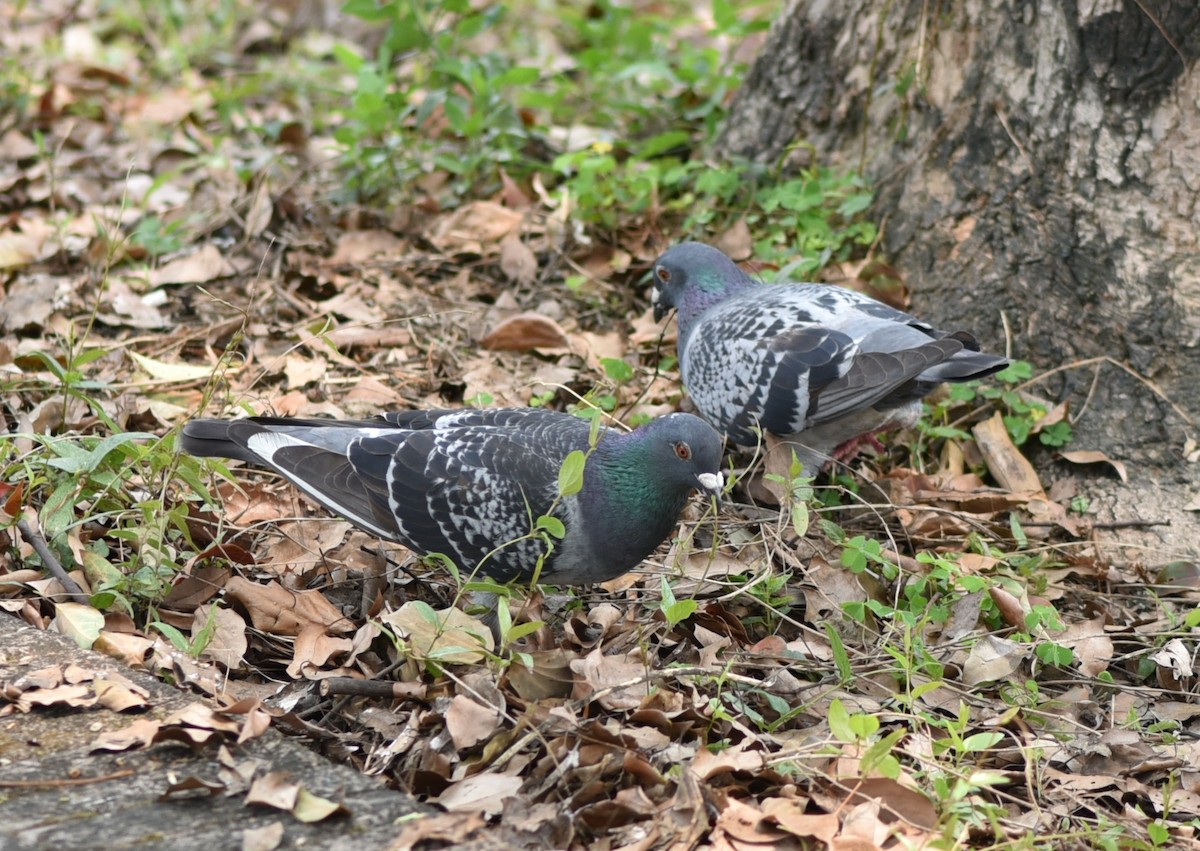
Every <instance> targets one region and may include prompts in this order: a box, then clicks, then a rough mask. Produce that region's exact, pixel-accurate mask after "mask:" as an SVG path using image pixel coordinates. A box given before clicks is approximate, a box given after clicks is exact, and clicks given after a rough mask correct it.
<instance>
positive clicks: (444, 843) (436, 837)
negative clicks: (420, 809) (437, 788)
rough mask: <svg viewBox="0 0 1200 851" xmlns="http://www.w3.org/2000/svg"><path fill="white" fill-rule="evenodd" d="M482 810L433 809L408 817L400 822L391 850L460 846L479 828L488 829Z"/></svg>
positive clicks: (389, 850)
mask: <svg viewBox="0 0 1200 851" xmlns="http://www.w3.org/2000/svg"><path fill="white" fill-rule="evenodd" d="M487 825H488V822H487V819H486V818H485V817H484V816H483V815H482V814H481V813H477V812H475V813H470V812H468V813H430V814H428V815H425V816H422V817H421V818H419V819H415V820H412V821H405V822H404V823H403V824H402V825H400V826H399V830H398V832H397V834H396V838H395V839H394V840H392V843H391V844H390V845H389V846H388V851H410V849H413V848H419V847H426V846H428V847H430V848H441V847H446V848H458V847H459V846H464V845H466V844H467V842H468V841H469V840H470V839H472V838H473V837H474V836H475V835H476V834H477V833H478V832H480V831H483V830H485V829H488V827H487Z"/></svg>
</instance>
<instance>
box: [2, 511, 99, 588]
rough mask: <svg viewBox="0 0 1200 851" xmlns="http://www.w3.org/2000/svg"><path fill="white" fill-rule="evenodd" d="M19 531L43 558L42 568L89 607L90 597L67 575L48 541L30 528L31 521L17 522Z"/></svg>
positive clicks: (21, 520)
mask: <svg viewBox="0 0 1200 851" xmlns="http://www.w3.org/2000/svg"><path fill="white" fill-rule="evenodd" d="M17 530H18V531H20V533H21V537H22V538H24V539H25V540H26V542H28V543H29V545H30V546H31V547H33V550H34V552H36V553H37V554H38V556H39V557H40V558H41V560H42V567H44V568H45V569H46V571H47V572H48V573H49V574H50V575H51V576H53V577H54V578H55V579H57V580H58V581H59V582H61V583H62V586H63V588H65V589H67V596H68V597H70V598H71V599H72V600H73V601H74V602H76V603H83V604H84V605H85V606H86V605H88V603H89V600H88V595H87V594H85V593H83V589H82V588H80V587H79V583H78V582H76V581H75V580H74V579H72V578H71V577H70V576H68V575H67V572H66V571H65V570H64V569H63V566H62V563H61V562H59V560H58V558H57V557H56V556H55V555H54V553H52V552H51V551H50V545H49V544H48V543H46V539H45V537H43V535H42V533H41V532H39V531H38V530H37V529H34V528H33V527H32V526H30V525H29V521H28V520H26V519H25V518H23V517H22V518H21V519H20V520H18V521H17Z"/></svg>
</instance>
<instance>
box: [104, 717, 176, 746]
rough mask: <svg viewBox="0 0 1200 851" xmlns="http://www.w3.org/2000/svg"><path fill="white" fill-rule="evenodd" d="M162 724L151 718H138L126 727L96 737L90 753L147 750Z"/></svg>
mask: <svg viewBox="0 0 1200 851" xmlns="http://www.w3.org/2000/svg"><path fill="white" fill-rule="evenodd" d="M161 729H162V722H161V721H156V720H155V719H153V718H139V719H138V720H137V721H134V722H133V723H132V724H130V725H129V726H128V727H124V728H122V729H120V730H108V731H106V732H103V733H101V734H100V735H99V736H97V737H96V741H94V742H93V743H92V748H91V749H92V751H93V752H95V751H129V750H134V749H137V748H148V747H150V745H151V744H153V743H154V741H155V740H156V738H157V736H158V733H159V731H160V730H161Z"/></svg>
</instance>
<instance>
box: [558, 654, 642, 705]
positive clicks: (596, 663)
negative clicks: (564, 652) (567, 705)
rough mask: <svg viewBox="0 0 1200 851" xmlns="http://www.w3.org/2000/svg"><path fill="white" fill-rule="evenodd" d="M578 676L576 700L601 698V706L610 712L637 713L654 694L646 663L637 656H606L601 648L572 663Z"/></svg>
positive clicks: (575, 692)
mask: <svg viewBox="0 0 1200 851" xmlns="http://www.w3.org/2000/svg"><path fill="white" fill-rule="evenodd" d="M571 670H572V671H574V672H575V674H576V679H575V688H574V690H573V692H572V696H573V697H574V698H575V699H577V700H588V699H591V698H592V697H593V695H598V699H599V701H600V705H601V706H603V707H604V708H605V709H608V710H610V711H613V710H620V709H636V708H637V707H638V706H639V705H641V702H642V701H643V700H644V699H645V698H646V695H647V694H649V693H650V689H651V682H650V679H649V678H648V677H647V676H646V672H647V671H646V663H645V662H644V661H643V660H642V659H641V657H640V655H639V654H638V653H636V652H631V653H629V654H627V655H625V656H605V655H604V654H603V653H602V652H601V650H600V648H599V647H597V648H596V649H595V650H593V651H592V652H591V653H589V654H588V655H587V656H585V657H584V658H582V659H573V660H572V661H571Z"/></svg>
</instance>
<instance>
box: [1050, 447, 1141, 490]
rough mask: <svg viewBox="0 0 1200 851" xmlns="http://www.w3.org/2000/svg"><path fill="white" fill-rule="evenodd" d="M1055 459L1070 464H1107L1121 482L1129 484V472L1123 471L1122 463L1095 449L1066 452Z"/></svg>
mask: <svg viewBox="0 0 1200 851" xmlns="http://www.w3.org/2000/svg"><path fill="white" fill-rule="evenodd" d="M1056 457H1058V458H1061V459H1062V460H1064V461H1069V462H1071V463H1072V464H1107V465H1108V466H1110V467H1112V468H1113V470H1114V471H1115V472H1116V474H1117V475H1118V476H1119V477H1120V479H1121V481H1122V482H1125V483H1128V482H1129V472H1128V471H1127V470H1126V469H1125V464H1124V462H1122V461H1118V460H1116V459H1115V458H1109V457H1108V456H1107V455H1105V454H1104V453H1103V452H1100V451H1099V450H1097V449H1072V450H1070V451H1067V452H1059V453H1058V455H1057V456H1056Z"/></svg>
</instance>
